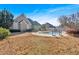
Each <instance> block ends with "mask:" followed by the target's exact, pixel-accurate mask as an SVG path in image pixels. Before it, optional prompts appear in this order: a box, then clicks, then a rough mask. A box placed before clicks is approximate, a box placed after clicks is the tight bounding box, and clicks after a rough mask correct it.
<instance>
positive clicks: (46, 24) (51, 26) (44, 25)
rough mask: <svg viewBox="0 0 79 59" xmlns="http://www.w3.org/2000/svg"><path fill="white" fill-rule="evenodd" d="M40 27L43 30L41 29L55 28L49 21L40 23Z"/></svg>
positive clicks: (49, 29)
mask: <svg viewBox="0 0 79 59" xmlns="http://www.w3.org/2000/svg"><path fill="white" fill-rule="evenodd" d="M41 27H42V28H41V30H43V31H52V30H54V29H55V26H53V25H52V24H50V23H45V24H42V26H41Z"/></svg>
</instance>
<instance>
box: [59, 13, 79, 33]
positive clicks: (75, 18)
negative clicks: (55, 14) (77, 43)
mask: <svg viewBox="0 0 79 59" xmlns="http://www.w3.org/2000/svg"><path fill="white" fill-rule="evenodd" d="M59 22H60V23H61V26H63V27H64V30H66V31H67V32H73V33H79V12H77V13H75V14H71V15H68V16H61V17H59Z"/></svg>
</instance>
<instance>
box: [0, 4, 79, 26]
mask: <svg viewBox="0 0 79 59" xmlns="http://www.w3.org/2000/svg"><path fill="white" fill-rule="evenodd" d="M4 8H6V9H7V10H9V11H10V12H11V13H12V14H13V15H14V16H15V17H14V18H16V17H17V16H19V15H20V14H22V13H24V14H25V15H26V17H28V18H31V19H32V20H34V21H38V22H39V23H40V24H44V23H46V22H49V23H50V24H52V25H54V26H58V25H59V24H60V23H59V21H58V18H59V17H60V16H63V15H71V14H73V13H76V12H78V11H79V5H78V4H0V10H3V9H4Z"/></svg>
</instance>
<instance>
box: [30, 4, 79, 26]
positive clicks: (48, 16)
mask: <svg viewBox="0 0 79 59" xmlns="http://www.w3.org/2000/svg"><path fill="white" fill-rule="evenodd" d="M78 7H79V5H69V6H65V7H59V8H55V9H54V8H53V9H51V8H49V9H44V10H39V9H36V10H34V12H33V13H31V14H29V17H30V18H31V19H33V20H35V21H38V22H39V23H41V24H44V23H46V22H49V23H51V24H53V25H55V26H58V25H60V23H59V22H58V17H57V16H56V15H58V14H56V12H58V13H59V12H60V14H61V12H63V11H67V10H71V9H75V8H78ZM69 12H70V11H69ZM65 13H66V12H65ZM62 14H63V13H62Z"/></svg>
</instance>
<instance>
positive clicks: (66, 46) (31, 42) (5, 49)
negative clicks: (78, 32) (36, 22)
mask: <svg viewBox="0 0 79 59" xmlns="http://www.w3.org/2000/svg"><path fill="white" fill-rule="evenodd" d="M0 54H9V55H15V54H16V55H20V54H21V55H59V54H60V55H61V54H79V38H76V37H72V36H68V37H43V36H35V35H32V34H27V33H25V34H23V35H22V36H21V35H16V36H10V37H8V38H6V39H4V40H2V41H0Z"/></svg>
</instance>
